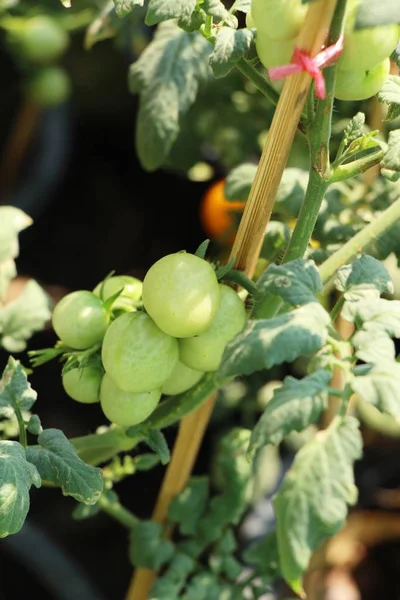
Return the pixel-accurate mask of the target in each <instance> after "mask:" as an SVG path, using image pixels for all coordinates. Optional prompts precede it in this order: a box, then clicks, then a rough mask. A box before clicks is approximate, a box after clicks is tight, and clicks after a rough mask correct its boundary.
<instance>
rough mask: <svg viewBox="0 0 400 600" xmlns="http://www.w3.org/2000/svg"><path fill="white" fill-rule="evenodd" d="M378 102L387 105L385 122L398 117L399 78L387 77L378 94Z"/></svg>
mask: <svg viewBox="0 0 400 600" xmlns="http://www.w3.org/2000/svg"><path fill="white" fill-rule="evenodd" d="M378 100H379V102H385V103H386V104H387V105H388V111H387V115H386V117H385V121H393V120H394V119H397V118H398V117H400V77H399V76H398V75H389V77H388V78H387V80H386V83H384V85H383V87H382V88H381V90H380V91H379V92H378Z"/></svg>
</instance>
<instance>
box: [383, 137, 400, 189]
mask: <svg viewBox="0 0 400 600" xmlns="http://www.w3.org/2000/svg"><path fill="white" fill-rule="evenodd" d="M381 167H382V175H383V174H384V171H385V177H387V179H390V178H392V179H391V180H392V181H396V180H397V179H398V178H400V129H395V130H393V131H390V132H389V141H388V149H387V151H386V153H385V156H384V157H383V159H382V161H381Z"/></svg>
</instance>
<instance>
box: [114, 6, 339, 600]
mask: <svg viewBox="0 0 400 600" xmlns="http://www.w3.org/2000/svg"><path fill="white" fill-rule="evenodd" d="M335 6H336V0H318V1H317V2H313V3H312V4H310V7H309V9H308V12H307V17H306V19H305V21H304V24H303V27H302V29H301V31H300V34H299V37H298V41H297V45H298V47H299V48H300V49H302V50H305V51H307V52H310V54H311V55H312V56H314V55H316V54H317V53H318V52H319V51H320V49H321V47H322V45H323V44H324V42H325V40H326V38H327V35H328V32H329V28H330V24H331V21H332V17H333V13H334V10H335ZM310 83H311V76H310V75H309V74H308V73H306V72H303V73H299V74H298V75H293V76H291V77H289V78H288V79H286V81H285V83H284V86H283V89H282V94H281V96H280V99H279V101H278V104H277V107H276V110H275V113H274V117H273V119H272V123H271V127H270V130H269V132H268V135H267V137H266V141H265V144H264V148H263V151H262V154H261V158H260V162H259V164H258V168H257V172H256V176H255V179H254V182H253V185H252V187H251V190H250V195H249V198H248V200H247V202H246V207H245V210H244V213H243V216H242V219H241V222H240V225H239V229H238V233H237V236H236V239H235V242H234V245H233V248H232V251H231V257H235V267H236V268H237V269H240V270H242V271H244V272H245V273H246V275H248V276H249V277H252V276H253V273H254V269H255V266H256V263H257V259H258V256H259V253H260V249H261V245H262V241H263V239H264V233H265V229H266V227H267V224H268V221H269V219H270V216H271V213H272V207H273V204H274V201H275V196H276V192H277V190H278V186H279V183H280V180H281V178H282V174H283V171H284V169H285V166H286V163H287V159H288V156H289V152H290V149H291V146H292V143H293V139H294V136H295V134H296V130H297V127H298V122H299V120H300V116H301V113H302V110H303V106H304V103H305V100H306V97H307V92H308V89H309V86H310ZM214 402H215V398H214V397H211V398H209V399H208V400H207V401H206V402H205V404H204V405H203V406H201V407H200V408H198V409H197V410H196V411H195V412H194V413H192V414H190V415H188V416H187V417H185V418H184V419H182V421H181V424H180V427H179V434H178V436H177V439H176V442H175V445H174V449H173V452H172V457H171V462H170V465H169V468H168V469H167V471H166V473H165V476H164V480H163V484H162V487H161V491H160V494H159V497H158V500H157V503H156V508H155V511H154V514H153V518H154V519H155V520H156V521H158V522H159V523H165V518H166V515H167V510H168V505H169V502H170V501H171V499H172V498H173V497H174V496H175V495H176V494H177V493H179V491H181V490H182V489H183V487H184V486H185V484H186V481H187V479H188V477H189V475H190V473H191V470H192V467H193V465H194V462H195V460H196V457H197V453H198V450H199V448H200V444H201V441H202V438H203V435H204V432H205V430H206V428H207V424H208V421H209V418H210V416H211V413H212V409H213V407H214ZM168 533H170V532H168ZM155 576H156V573H155V572H153V571H149V570H145V569H137V570H136V571H135V573H134V575H133V578H132V580H131V584H130V587H129V589H128V592H127V595H126V599H125V600H148V593H149V591H150V588H151V586H152V583H153V580H154V578H155Z"/></svg>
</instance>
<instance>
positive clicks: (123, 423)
mask: <svg viewBox="0 0 400 600" xmlns="http://www.w3.org/2000/svg"><path fill="white" fill-rule="evenodd" d="M160 398H161V390H160V389H157V390H151V391H149V392H143V393H140V394H137V393H134V392H125V391H124V390H121V389H120V388H119V387H118V386H117V384H116V383H115V381H114V380H113V379H112V378H111V377H110V376H109V375H107V373H106V374H105V375H104V377H103V381H102V382H101V388H100V405H101V409H102V411H103V413H104V415H105V416H106V417H107V419H108V420H109V421H110V422H111V423H115V425H119V426H120V427H132V425H137V424H138V423H141V422H142V421H144V420H145V419H147V417H148V416H149V415H151V413H152V412H153V411H154V409H155V408H156V406H157V404H158V403H159V401H160Z"/></svg>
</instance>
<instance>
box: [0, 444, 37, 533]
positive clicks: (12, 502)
mask: <svg viewBox="0 0 400 600" xmlns="http://www.w3.org/2000/svg"><path fill="white" fill-rule="evenodd" d="M31 485H35V486H36V487H37V488H39V487H40V486H41V485H42V481H41V479H40V476H39V473H38V472H37V469H36V467H34V466H33V465H31V464H30V463H29V462H28V461H27V460H26V456H25V450H24V448H23V446H21V444H19V443H18V442H13V441H8V440H7V441H0V537H6V536H7V535H10V534H12V533H17V531H19V530H20V529H21V527H22V525H23V524H24V521H25V518H26V515H27V514H28V511H29V490H30V487H31Z"/></svg>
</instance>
